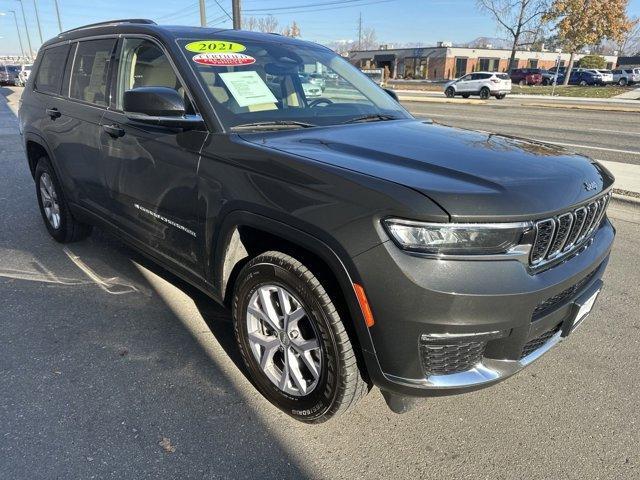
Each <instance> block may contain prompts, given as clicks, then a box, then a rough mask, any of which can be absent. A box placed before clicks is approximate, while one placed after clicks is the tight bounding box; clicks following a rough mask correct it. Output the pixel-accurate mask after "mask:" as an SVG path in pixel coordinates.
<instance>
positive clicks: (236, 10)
mask: <svg viewBox="0 0 640 480" xmlns="http://www.w3.org/2000/svg"><path fill="white" fill-rule="evenodd" d="M231 8H232V11H233V29H234V30H240V29H241V28H242V15H241V13H240V0H232V1H231Z"/></svg>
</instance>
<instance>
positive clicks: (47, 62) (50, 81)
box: [35, 45, 69, 93]
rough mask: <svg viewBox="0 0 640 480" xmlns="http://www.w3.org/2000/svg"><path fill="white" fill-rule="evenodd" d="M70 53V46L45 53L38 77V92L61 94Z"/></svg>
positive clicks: (51, 49) (63, 46) (55, 48)
mask: <svg viewBox="0 0 640 480" xmlns="http://www.w3.org/2000/svg"><path fill="white" fill-rule="evenodd" d="M68 51H69V45H61V46H59V47H53V48H49V49H47V50H45V51H44V53H43V55H42V60H41V61H40V66H39V67H38V74H37V75H36V81H35V89H36V90H37V91H39V92H44V93H60V86H61V85H62V77H63V74H64V66H65V63H66V61H67V52H68Z"/></svg>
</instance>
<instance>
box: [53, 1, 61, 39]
mask: <svg viewBox="0 0 640 480" xmlns="http://www.w3.org/2000/svg"><path fill="white" fill-rule="evenodd" d="M53 3H54V4H55V6H56V17H58V30H60V33H62V22H61V21H60V5H58V0H53Z"/></svg>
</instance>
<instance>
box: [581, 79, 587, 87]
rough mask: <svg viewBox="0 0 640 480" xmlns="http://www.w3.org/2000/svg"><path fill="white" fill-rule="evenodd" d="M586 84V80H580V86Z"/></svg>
mask: <svg viewBox="0 0 640 480" xmlns="http://www.w3.org/2000/svg"><path fill="white" fill-rule="evenodd" d="M587 85H588V83H587V81H586V80H580V86H581V87H586V86H587Z"/></svg>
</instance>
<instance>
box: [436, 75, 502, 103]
mask: <svg viewBox="0 0 640 480" xmlns="http://www.w3.org/2000/svg"><path fill="white" fill-rule="evenodd" d="M508 93H511V80H510V79H509V75H507V74H506V73H498V72H476V73H469V74H467V75H464V76H463V77H460V78H458V79H456V80H452V81H450V82H447V83H446V84H445V87H444V94H445V95H446V96H447V97H449V98H453V97H455V96H456V95H461V96H462V97H464V98H469V97H470V96H471V95H479V96H480V98H483V99H487V98H489V97H496V98H497V99H498V100H502V99H503V98H504V97H506V96H507V94H508Z"/></svg>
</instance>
